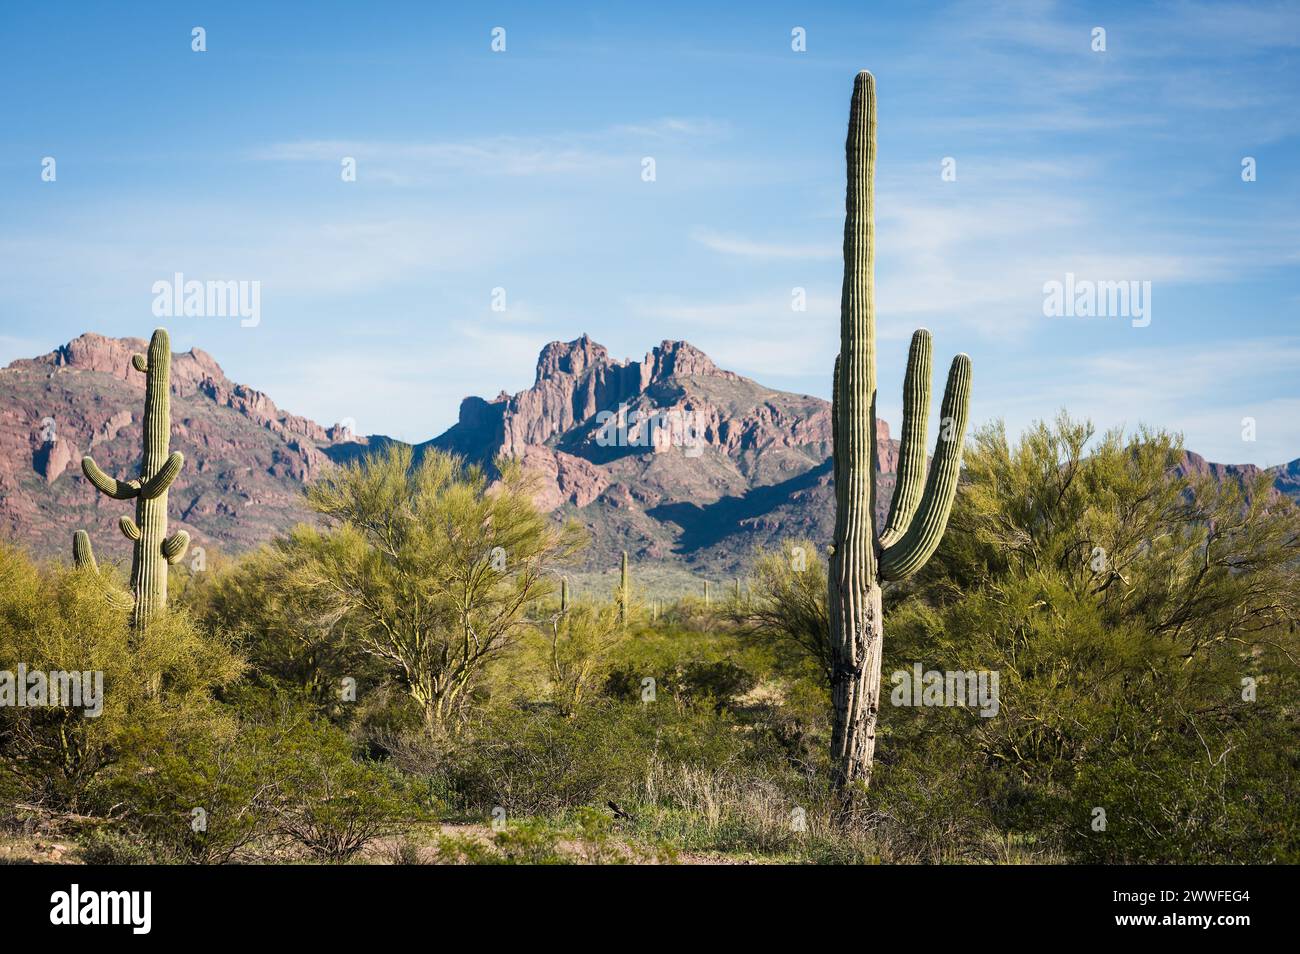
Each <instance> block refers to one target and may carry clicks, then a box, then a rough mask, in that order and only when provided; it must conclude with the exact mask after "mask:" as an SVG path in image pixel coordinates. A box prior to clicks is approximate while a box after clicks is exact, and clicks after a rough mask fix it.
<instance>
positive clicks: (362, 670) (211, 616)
mask: <svg viewBox="0 0 1300 954" xmlns="http://www.w3.org/2000/svg"><path fill="white" fill-rule="evenodd" d="M305 559H306V558H305V555H304V554H302V553H300V552H298V551H296V550H293V549H292V548H284V547H280V548H276V547H272V546H265V547H262V548H261V549H259V550H256V551H254V552H253V553H251V554H249V555H247V556H245V557H243V558H242V559H240V560H238V561H227V562H226V563H225V565H223V566H222V567H220V568H214V569H212V570H209V571H208V572H207V573H205V574H203V576H204V582H203V585H202V586H199V587H193V588H191V591H190V593H189V598H190V602H191V603H192V605H193V611H194V613H195V615H196V617H197V618H198V619H199V620H200V621H201V622H202V623H203V624H204V625H205V626H206V627H207V628H208V629H210V630H211V631H214V632H221V633H225V634H227V635H228V636H229V637H230V638H232V639H233V640H234V641H235V642H236V644H237V645H238V647H239V650H240V652H241V653H242V654H243V656H244V657H245V659H246V660H247V662H248V667H249V668H248V672H247V673H246V679H248V680H252V681H255V682H258V683H260V684H262V685H265V686H267V687H273V688H275V689H278V690H282V691H287V692H290V693H297V694H300V695H301V696H302V697H303V698H304V699H305V700H308V701H309V702H310V703H311V704H312V705H313V706H314V707H315V708H316V711H317V712H318V713H320V714H321V715H324V716H326V717H328V718H329V719H331V720H332V721H334V722H337V723H339V724H343V725H346V724H349V723H350V722H352V721H353V720H354V719H356V718H358V717H360V716H362V715H363V714H366V713H367V712H369V714H372V715H374V714H375V713H374V710H373V709H371V710H365V709H363V708H362V707H361V706H360V705H357V704H351V703H349V702H346V701H344V700H343V698H342V697H343V692H342V687H343V680H344V678H351V679H352V680H354V684H355V686H356V687H357V690H358V701H361V700H367V701H369V700H370V699H373V697H374V693H373V692H370V691H368V690H371V689H373V688H375V687H383V686H385V685H386V684H387V683H388V681H389V680H390V678H391V667H390V666H389V665H387V664H386V663H384V662H382V661H380V660H377V659H376V658H375V657H374V656H372V655H370V654H369V653H366V652H365V651H364V650H363V649H362V648H361V646H360V645H359V643H358V641H357V639H356V638H355V634H354V633H352V632H350V630H349V619H348V617H347V615H346V614H345V613H343V612H341V611H340V610H339V609H338V608H337V607H336V606H335V605H334V604H333V603H332V602H331V601H330V600H328V599H327V598H325V597H323V596H322V595H321V594H320V592H318V591H317V590H315V589H313V588H311V587H306V586H300V585H297V583H298V580H299V579H300V577H301V574H303V573H304V572H305V567H304V560H305ZM378 717H379V718H384V716H383V715H382V714H379V716H378Z"/></svg>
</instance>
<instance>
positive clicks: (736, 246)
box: [691, 228, 841, 261]
mask: <svg viewBox="0 0 1300 954" xmlns="http://www.w3.org/2000/svg"><path fill="white" fill-rule="evenodd" d="M691 238H692V239H693V240H695V241H696V242H698V243H699V244H701V245H703V246H704V247H705V248H707V249H710V250H711V251H714V252H718V253H719V254H722V255H736V256H739V257H741V258H753V259H787V260H796V261H799V260H806V259H819V260H834V259H837V258H839V257H840V255H841V250H840V249H839V248H838V247H836V246H834V245H829V244H808V245H791V244H788V243H782V242H762V241H755V240H753V239H749V238H745V237H744V236H740V235H723V234H720V233H718V232H713V231H710V230H709V229H702V228H700V229H695V230H694V231H693V232H692V233H691Z"/></svg>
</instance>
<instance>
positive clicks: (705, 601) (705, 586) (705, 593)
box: [704, 580, 709, 606]
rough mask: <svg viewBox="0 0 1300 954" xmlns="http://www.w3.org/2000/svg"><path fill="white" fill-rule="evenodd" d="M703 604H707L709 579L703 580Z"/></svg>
mask: <svg viewBox="0 0 1300 954" xmlns="http://www.w3.org/2000/svg"><path fill="white" fill-rule="evenodd" d="M704 605H705V606H708V605H709V581H708V580H705V581H704Z"/></svg>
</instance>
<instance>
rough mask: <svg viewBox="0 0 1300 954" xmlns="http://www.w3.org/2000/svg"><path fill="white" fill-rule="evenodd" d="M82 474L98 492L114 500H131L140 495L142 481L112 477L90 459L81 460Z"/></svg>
mask: <svg viewBox="0 0 1300 954" xmlns="http://www.w3.org/2000/svg"><path fill="white" fill-rule="evenodd" d="M81 472H82V473H83V474H85V475H86V479H87V480H89V481H90V482H91V483H92V484H94V485H95V489H96V490H98V491H99V492H100V493H101V494H105V495H106V496H109V497H112V498H113V499H114V500H131V499H133V498H135V497H138V496H139V495H140V481H138V480H117V479H116V478H113V477H110V476H108V474H106V473H104V472H103V471H102V470H100V469H99V465H98V464H96V463H95V461H94V460H93V459H91V458H90V457H83V458H81Z"/></svg>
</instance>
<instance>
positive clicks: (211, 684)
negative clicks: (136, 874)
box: [0, 545, 242, 811]
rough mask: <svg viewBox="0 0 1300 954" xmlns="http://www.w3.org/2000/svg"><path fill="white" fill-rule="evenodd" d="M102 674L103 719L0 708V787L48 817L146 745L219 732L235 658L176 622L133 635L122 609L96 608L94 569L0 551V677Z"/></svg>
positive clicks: (63, 710)
mask: <svg viewBox="0 0 1300 954" xmlns="http://www.w3.org/2000/svg"><path fill="white" fill-rule="evenodd" d="M20 664H22V665H24V666H26V668H27V670H28V671H29V672H30V671H36V670H40V671H43V672H51V671H69V672H83V671H89V672H92V673H96V672H98V673H102V674H103V693H102V696H103V698H102V713H101V714H100V715H98V716H97V717H87V716H86V715H85V714H83V710H81V709H72V708H67V707H52V706H44V707H40V708H17V707H14V706H4V707H0V769H2V771H3V776H2V777H0V786H2V790H3V793H4V794H5V795H7V797H9V798H12V799H13V800H15V801H22V802H26V803H30V804H35V805H39V806H42V807H44V808H47V809H49V810H72V811H75V810H78V809H79V808H80V807H82V806H83V803H84V802H85V801H86V798H87V796H88V794H89V793H90V790H91V789H92V787H93V786H94V785H95V784H96V783H98V782H100V781H102V779H103V776H104V775H105V773H106V772H108V771H109V770H110V769H111V768H112V767H113V766H115V765H116V764H117V763H119V762H120V761H122V760H123V759H125V758H129V757H131V756H132V755H133V754H134V753H137V752H139V751H140V750H141V749H142V748H145V747H148V746H149V745H150V744H151V743H152V742H153V741H155V740H158V739H168V738H183V737H190V736H203V735H208V734H218V735H219V734H222V733H225V732H228V731H229V727H230V726H229V720H228V719H227V718H226V717H225V716H224V715H223V713H222V712H221V711H220V709H219V707H218V706H217V705H216V704H215V703H214V701H213V697H212V696H213V692H214V691H216V690H218V689H219V688H220V687H222V686H226V685H229V684H230V683H231V682H232V681H233V680H234V679H235V678H236V677H237V676H238V675H239V673H240V671H241V669H242V662H241V660H240V659H239V658H238V657H237V656H236V655H235V654H234V653H233V652H232V651H231V649H230V648H229V646H228V645H226V644H225V643H224V642H223V641H222V640H220V639H217V638H214V637H205V636H203V635H201V634H200V633H199V632H198V631H197V630H196V628H195V627H194V626H193V625H192V624H191V622H190V621H189V619H188V618H187V617H186V616H185V615H184V614H183V613H162V614H159V615H156V616H155V617H153V618H152V619H151V623H150V626H149V627H147V628H146V629H145V630H143V631H139V632H137V631H133V629H132V626H131V621H130V611H129V610H128V609H127V608H125V607H122V606H117V605H114V604H113V603H111V602H109V601H106V600H105V599H104V596H103V590H102V581H101V580H100V579H98V578H97V577H96V575H95V574H94V572H93V571H91V570H89V569H84V570H67V569H63V568H59V567H54V566H51V567H38V566H36V565H35V564H33V563H32V562H31V561H30V560H28V559H27V558H26V557H25V556H24V555H23V554H22V553H20V552H19V551H16V550H13V549H10V548H8V547H5V546H3V545H0V670H6V671H9V672H13V671H15V670H16V669H17V668H18V666H19V665H20Z"/></svg>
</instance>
